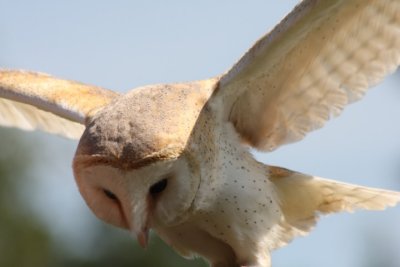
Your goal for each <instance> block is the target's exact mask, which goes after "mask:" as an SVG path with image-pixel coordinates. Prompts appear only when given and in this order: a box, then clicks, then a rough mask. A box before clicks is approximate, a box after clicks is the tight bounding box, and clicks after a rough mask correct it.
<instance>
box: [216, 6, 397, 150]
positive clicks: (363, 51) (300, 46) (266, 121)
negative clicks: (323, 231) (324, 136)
mask: <svg viewBox="0 0 400 267" xmlns="http://www.w3.org/2000/svg"><path fill="white" fill-rule="evenodd" d="M399 64H400V1H398V0H346V1H343V0H342V1H322V0H306V1H304V2H303V3H302V4H301V5H300V6H299V7H298V8H297V9H296V10H295V11H294V12H292V13H291V14H290V15H289V16H288V17H287V18H286V19H285V20H283V21H282V22H281V24H279V25H278V27H277V28H275V29H274V30H273V31H272V32H271V33H270V34H269V35H267V36H265V37H264V38H262V39H261V40H260V41H259V42H257V43H256V45H255V46H254V47H253V48H252V49H251V50H250V51H249V52H248V53H247V54H246V55H245V56H244V57H243V58H242V59H241V60H240V61H239V62H238V64H237V65H236V66H235V67H234V68H233V69H232V70H231V71H230V72H228V73H227V74H226V75H225V76H224V77H222V78H221V83H220V84H221V85H220V86H221V87H222V89H221V91H222V92H223V94H224V95H225V99H224V101H225V103H228V104H227V106H229V105H232V107H231V108H230V107H229V108H228V109H227V111H228V114H229V120H230V121H232V122H233V123H234V125H235V128H236V130H237V131H238V132H239V134H240V135H241V136H242V138H243V139H244V140H245V141H246V142H248V143H250V144H251V145H252V146H254V147H256V148H258V149H261V150H267V151H270V150H274V149H276V148H277V147H279V146H281V145H283V144H287V143H291V142H295V141H298V140H301V139H302V138H303V137H304V136H305V135H306V134H307V133H308V132H310V131H312V130H315V129H318V128H321V127H322V126H323V125H324V124H325V122H326V121H327V120H328V119H330V118H331V117H333V116H337V115H339V114H340V113H341V111H342V110H343V108H344V107H345V106H346V105H347V104H349V103H351V102H353V101H356V100H359V99H360V98H361V97H362V96H363V95H364V94H365V92H366V91H367V89H368V88H370V87H371V86H374V85H376V84H377V83H378V82H380V81H382V80H383V79H384V78H385V76H387V75H389V74H390V73H392V72H393V71H395V69H396V68H397V66H399ZM224 87H226V88H224Z"/></svg>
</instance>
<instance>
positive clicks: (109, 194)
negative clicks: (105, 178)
mask: <svg viewBox="0 0 400 267" xmlns="http://www.w3.org/2000/svg"><path fill="white" fill-rule="evenodd" d="M103 192H104V194H105V195H106V197H108V198H109V199H111V200H114V201H117V200H118V198H117V196H116V195H115V194H114V193H113V192H111V191H110V190H107V189H103Z"/></svg>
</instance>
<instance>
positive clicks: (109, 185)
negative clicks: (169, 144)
mask: <svg viewBox="0 0 400 267" xmlns="http://www.w3.org/2000/svg"><path fill="white" fill-rule="evenodd" d="M95 158H96V157H95ZM91 162H92V163H91ZM95 162H97V163H93V158H91V157H90V156H87V155H86V156H82V155H81V156H77V157H76V158H75V160H74V174H75V177H76V181H77V184H78V187H79V190H80V192H81V194H82V196H83V197H84V199H85V201H86V202H87V204H88V206H89V207H90V209H91V210H92V211H93V212H94V214H95V215H96V216H97V217H99V218H100V219H102V220H104V221H105V222H107V223H110V224H113V225H115V226H117V227H121V228H126V229H129V230H130V231H132V232H133V233H134V234H135V235H136V236H137V238H138V241H139V243H140V244H141V245H142V246H145V245H146V243H147V235H148V230H149V229H150V228H154V229H157V227H160V226H161V227H167V226H169V225H173V224H176V223H179V221H181V220H183V219H184V218H185V215H186V211H187V210H188V209H189V208H190V206H191V205H192V203H193V200H194V198H195V195H196V192H197V189H198V187H199V183H200V177H199V175H198V172H197V171H196V170H195V167H194V166H193V164H191V162H190V161H188V159H187V157H186V156H185V155H181V156H180V157H178V158H176V159H168V160H160V161H158V162H153V163H150V164H148V165H146V166H141V167H139V168H137V169H121V168H118V167H116V166H113V165H109V164H105V162H106V160H105V159H104V160H103V161H99V160H98V158H96V161H95Z"/></svg>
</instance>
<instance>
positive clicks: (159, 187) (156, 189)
mask: <svg viewBox="0 0 400 267" xmlns="http://www.w3.org/2000/svg"><path fill="white" fill-rule="evenodd" d="M167 184H168V180H167V178H165V179H162V180H160V181H158V182H157V183H155V184H153V185H152V186H151V187H150V190H149V192H150V194H151V195H152V196H156V195H158V194H159V193H161V192H162V191H164V189H165V188H166V187H167Z"/></svg>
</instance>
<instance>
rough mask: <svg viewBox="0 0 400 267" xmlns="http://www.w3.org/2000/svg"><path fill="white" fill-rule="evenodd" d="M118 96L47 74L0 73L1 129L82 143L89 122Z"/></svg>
mask: <svg viewBox="0 0 400 267" xmlns="http://www.w3.org/2000/svg"><path fill="white" fill-rule="evenodd" d="M117 96H118V94H117V93H114V92H112V91H109V90H106V89H103V88H99V87H95V86H89V85H84V84H81V83H77V82H72V81H67V80H61V79H56V78H53V77H51V76H49V75H47V74H42V73H35V72H26V71H10V70H0V125H2V126H6V127H17V128H20V129H23V130H35V129H39V130H43V131H45V132H48V133H52V134H59V135H62V136H65V137H68V138H72V139H78V138H79V137H80V136H81V134H82V133H83V130H84V123H85V120H86V118H87V117H89V116H90V115H93V114H94V113H95V112H96V111H97V110H98V109H99V108H101V107H103V106H104V105H106V104H108V103H109V102H110V101H112V100H113V99H114V98H115V97H117Z"/></svg>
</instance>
